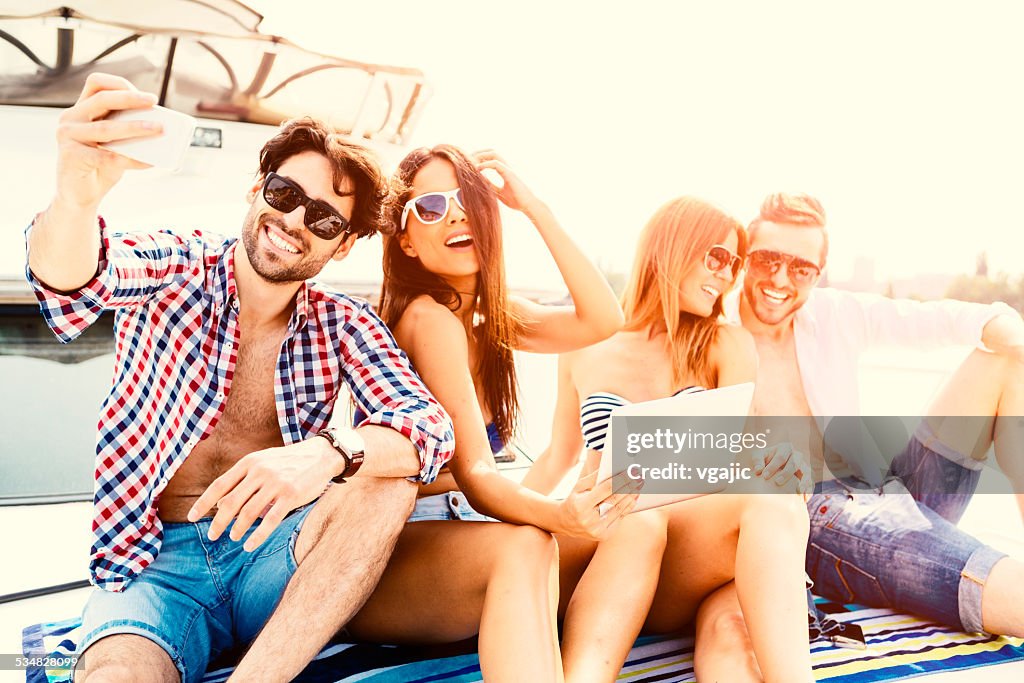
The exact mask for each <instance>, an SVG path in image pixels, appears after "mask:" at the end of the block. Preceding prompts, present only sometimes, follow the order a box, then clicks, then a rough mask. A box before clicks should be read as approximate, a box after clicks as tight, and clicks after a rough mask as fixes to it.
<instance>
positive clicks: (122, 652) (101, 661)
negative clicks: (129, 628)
mask: <svg viewBox="0 0 1024 683" xmlns="http://www.w3.org/2000/svg"><path fill="white" fill-rule="evenodd" d="M143 680H144V681H153V682H154V683H163V682H166V683H178V682H179V681H181V675H180V674H179V672H178V669H177V667H175V666H174V663H173V662H172V661H171V658H170V656H169V655H168V654H167V653H166V652H165V651H164V649H163V648H162V647H160V646H159V645H157V644H156V643H154V642H153V641H151V640H149V639H148V638H145V637H143V636H139V635H134V634H130V633H119V634H115V635H110V636H107V637H105V638H102V639H100V640H97V641H96V642H95V643H93V644H92V645H90V646H89V647H88V648H87V649H86V651H85V652H84V653H82V656H81V657H80V658H79V662H78V666H77V668H76V669H75V673H74V683H134V682H135V681H143Z"/></svg>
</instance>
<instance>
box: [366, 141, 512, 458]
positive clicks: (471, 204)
mask: <svg viewBox="0 0 1024 683" xmlns="http://www.w3.org/2000/svg"><path fill="white" fill-rule="evenodd" d="M434 159H443V160H445V161H447V162H448V163H450V164H451V165H452V167H453V168H454V169H455V178H456V180H457V181H458V184H459V188H461V189H462V201H463V203H464V205H465V207H466V208H465V210H466V216H467V217H468V218H469V225H470V230H471V232H472V234H473V248H474V249H476V255H477V261H478V263H479V264H480V271H479V272H478V273H477V276H476V291H475V294H476V296H475V299H474V302H473V304H472V305H473V311H471V312H470V315H472V316H473V318H474V319H478V320H479V321H480V322H479V324H478V325H475V326H474V330H475V334H476V335H477V343H478V348H479V353H478V356H477V367H476V368H475V370H476V375H477V376H478V377H479V378H480V381H481V382H482V383H483V388H484V390H483V397H484V401H486V404H487V408H489V409H490V411H491V414H492V415H493V420H494V425H495V427H497V430H498V434H499V435H500V436H501V439H502V441H504V442H506V443H507V442H508V441H510V440H511V439H512V437H513V435H514V434H515V429H516V423H517V421H518V417H519V400H518V398H517V388H518V387H517V383H516V368H515V363H514V361H513V358H512V349H513V347H514V346H515V343H516V339H517V337H518V335H519V333H520V331H521V329H522V323H521V321H519V320H517V319H516V318H515V317H514V316H513V315H512V313H511V312H510V311H509V305H508V294H507V292H506V288H505V259H504V256H503V253H502V238H501V216H500V213H499V211H498V199H497V195H496V194H495V191H494V186H493V185H491V183H490V181H488V180H487V178H485V177H484V176H483V175H482V174H481V173H480V172H479V171H478V170H477V169H476V166H474V164H473V162H472V161H470V159H469V158H468V157H467V156H466V155H465V154H464V153H463V152H462V151H461V150H460V149H458V148H457V147H453V146H451V145H438V146H436V147H434V148H427V147H421V148H419V149H415V150H413V151H412V152H410V153H409V154H408V155H407V156H406V157H405V158H404V159H402V162H401V163H400V164H399V165H398V170H397V171H396V172H395V175H394V178H393V185H394V193H393V194H392V197H393V201H392V202H390V203H389V205H388V206H387V207H386V210H385V213H384V216H385V223H386V224H389V225H390V226H391V227H392V228H393V229H392V230H391V231H390V232H391V234H390V235H388V236H387V237H385V238H384V283H383V285H381V290H380V304H379V309H380V315H381V317H382V318H383V319H384V322H385V323H386V324H387V325H388V326H389V327H392V328H393V327H394V326H395V325H397V324H398V321H399V320H401V318H402V314H403V313H405V309H406V308H407V307H408V306H409V304H410V303H411V302H412V300H413V299H415V298H416V297H418V296H421V295H423V294H428V295H430V296H431V297H432V298H433V299H434V301H436V302H438V303H439V304H441V305H443V306H447V307H448V308H449V309H450V310H452V311H453V312H454V311H457V310H458V309H459V306H460V304H461V301H462V300H461V297H460V296H459V292H457V291H456V290H455V288H454V287H452V286H451V285H450V284H448V283H447V282H446V281H445V280H444V279H443V278H442V277H441V276H439V275H436V274H435V273H432V272H430V271H429V270H427V269H426V268H424V267H423V264H422V263H421V262H420V260H419V259H418V258H415V257H411V256H409V255H408V254H406V253H405V252H404V251H402V247H401V244H400V240H399V237H398V232H399V231H400V230H401V228H402V225H401V221H402V209H403V208H404V207H405V204H406V202H408V201H409V199H411V198H412V182H413V179H414V178H415V177H416V173H418V172H419V170H420V169H421V168H423V167H424V166H425V165H427V163H429V162H430V161H432V160H434Z"/></svg>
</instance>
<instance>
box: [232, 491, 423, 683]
mask: <svg viewBox="0 0 1024 683" xmlns="http://www.w3.org/2000/svg"><path fill="white" fill-rule="evenodd" d="M415 496H416V485H415V484H413V483H412V482H409V481H406V480H404V479H378V478H375V477H354V478H353V479H351V480H350V481H348V482H346V483H345V484H343V485H341V486H332V487H331V488H330V489H328V491H327V493H325V494H324V495H323V497H322V498H321V499H320V501H319V502H318V503H317V504H316V507H314V508H313V510H312V511H311V512H310V513H309V516H308V517H307V518H306V520H305V522H304V523H303V525H302V530H301V531H300V532H299V537H298V539H297V541H296V544H295V557H296V560H297V561H298V563H299V568H298V570H297V571H296V572H295V575H294V576H293V577H292V579H291V581H289V582H288V586H287V588H285V592H284V595H283V596H282V597H281V602H280V603H279V604H278V606H277V609H275V610H274V613H273V614H272V615H271V616H270V619H269V620H268V621H267V624H266V626H264V627H263V630H262V631H261V632H260V634H259V636H257V638H256V640H254V641H253V643H252V646H251V647H250V648H249V651H248V652H247V653H246V655H245V657H243V658H242V661H241V662H239V663H238V667H237V668H236V669H235V671H234V673H233V674H232V675H231V679H230V680H232V681H246V682H248V681H290V680H291V679H293V678H294V677H295V676H296V675H298V673H299V672H300V671H302V669H303V668H305V666H306V664H307V663H309V661H310V660H312V659H313V657H314V656H316V653H317V652H319V651H320V648H321V647H323V645H324V644H325V643H326V642H327V641H328V640H329V639H330V638H331V636H333V635H334V634H335V633H337V632H338V631H339V630H340V629H341V627H342V626H343V625H345V624H346V623H348V621H349V619H351V618H352V615H353V614H355V613H356V612H357V611H358V610H359V608H360V607H362V606H363V603H364V602H366V599H367V598H368V597H369V596H370V593H371V592H372V591H373V589H374V587H375V586H376V585H377V581H378V580H379V579H380V575H381V573H382V572H383V571H384V566H385V564H386V563H387V561H388V558H389V557H390V556H391V551H392V550H393V549H394V545H395V541H396V540H397V538H398V534H399V533H400V532H401V530H402V528H403V527H404V526H405V520H406V519H408V517H409V514H410V513H411V512H412V507H413V503H414V501H415Z"/></svg>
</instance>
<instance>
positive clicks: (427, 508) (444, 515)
mask: <svg viewBox="0 0 1024 683" xmlns="http://www.w3.org/2000/svg"><path fill="white" fill-rule="evenodd" d="M454 520H458V521H463V522H497V521H498V520H496V519H495V518H494V517H488V516H487V515H485V514H482V513H479V512H477V511H476V510H474V509H473V507H472V506H471V505H470V504H469V501H467V500H466V496H465V494H463V493H462V491H448V492H447V493H438V494H437V495H434V496H423V497H422V498H417V499H416V507H415V508H413V511H412V514H411V515H409V519H408V520H407V521H408V522H432V521H437V522H441V521H454Z"/></svg>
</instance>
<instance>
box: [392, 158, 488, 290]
mask: <svg viewBox="0 0 1024 683" xmlns="http://www.w3.org/2000/svg"><path fill="white" fill-rule="evenodd" d="M458 187H459V183H458V179H457V178H456V176H455V167H454V166H452V164H451V163H450V162H449V161H447V160H446V159H441V158H434V159H432V160H431V161H429V162H427V163H426V164H425V165H424V166H423V167H422V168H420V170H419V171H417V172H416V175H415V176H413V179H412V183H411V189H412V192H411V195H410V196H411V197H413V198H415V197H419V196H420V195H423V194H426V193H428V192H449V191H451V190H456V189H458ZM447 208H448V211H447V213H445V214H444V217H443V218H441V219H440V220H439V221H438V222H436V223H431V224H427V223H423V222H422V221H421V220H420V219H419V217H418V216H417V215H416V212H415V211H409V213H408V216H407V218H406V223H405V230H403V231H402V233H401V234H400V235H399V238H398V239H399V241H400V244H401V247H402V251H403V252H405V253H406V255H408V256H410V257H412V258H416V259H419V261H420V263H421V264H422V265H423V268H425V269H426V270H428V271H430V272H431V273H434V274H435V275H438V276H439V277H441V278H443V279H444V280H445V281H446V282H448V284H450V285H452V286H453V287H455V289H456V290H458V291H473V288H474V287H475V286H476V276H477V273H479V272H480V262H479V260H478V258H477V251H476V246H475V245H474V239H473V227H472V226H471V224H470V222H469V217H468V216H467V215H466V211H465V210H464V209H463V208H462V207H461V206H459V204H458V202H456V201H455V199H454V197H450V198H448V200H447ZM424 218H427V216H424Z"/></svg>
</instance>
